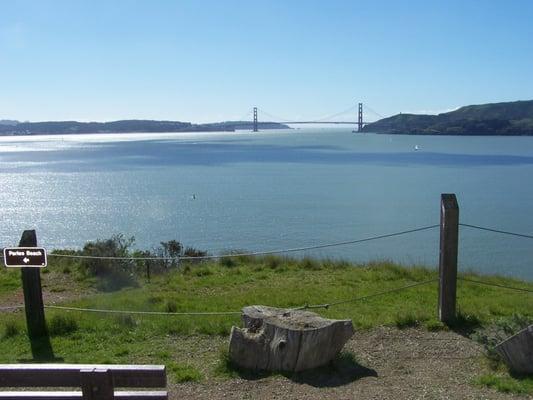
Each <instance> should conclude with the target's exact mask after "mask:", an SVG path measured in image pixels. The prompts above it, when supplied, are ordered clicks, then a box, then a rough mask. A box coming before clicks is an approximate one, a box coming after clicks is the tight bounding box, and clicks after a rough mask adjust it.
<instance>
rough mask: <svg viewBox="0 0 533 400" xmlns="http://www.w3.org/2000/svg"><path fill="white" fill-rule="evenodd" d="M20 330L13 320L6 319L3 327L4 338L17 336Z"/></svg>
mask: <svg viewBox="0 0 533 400" xmlns="http://www.w3.org/2000/svg"><path fill="white" fill-rule="evenodd" d="M19 332H20V329H19V326H18V325H17V323H16V322H14V321H7V322H6V324H5V327H4V335H3V337H4V338H6V339H7V338H10V337H13V336H17V335H18V334H19Z"/></svg>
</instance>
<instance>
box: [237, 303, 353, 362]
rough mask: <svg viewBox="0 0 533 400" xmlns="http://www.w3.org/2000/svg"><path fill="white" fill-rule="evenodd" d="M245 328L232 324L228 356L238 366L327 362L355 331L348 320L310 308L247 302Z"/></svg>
mask: <svg viewBox="0 0 533 400" xmlns="http://www.w3.org/2000/svg"><path fill="white" fill-rule="evenodd" d="M242 319H243V322H244V329H241V328H237V327H235V326H234V327H232V329H231V336H230V345H229V356H230V359H231V361H232V362H234V363H235V364H236V365H238V366H239V367H241V368H246V369H251V370H266V371H294V372H297V371H303V370H306V369H310V368H315V367H319V366H322V365H325V364H327V363H328V362H330V361H331V360H332V359H333V358H334V357H335V356H336V355H337V354H338V353H339V351H340V350H341V349H342V348H343V346H344V344H345V343H346V342H347V341H348V339H350V338H351V337H352V335H353V333H354V329H353V325H352V321H351V320H333V319H326V318H322V317H320V316H319V315H318V314H315V313H313V312H309V311H302V310H291V309H283V308H274V307H267V306H249V307H245V308H243V310H242Z"/></svg>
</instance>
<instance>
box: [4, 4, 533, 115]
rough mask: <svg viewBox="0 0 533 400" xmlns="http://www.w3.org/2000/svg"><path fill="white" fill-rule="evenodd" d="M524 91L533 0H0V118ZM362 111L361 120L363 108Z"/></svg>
mask: <svg viewBox="0 0 533 400" xmlns="http://www.w3.org/2000/svg"><path fill="white" fill-rule="evenodd" d="M519 99H522V100H525V99H533V2H532V1H529V0H522V1H520V0H508V1H489V0H486V1H479V0H470V1H466V0H463V1H442V2H435V1H427V0H420V1H383V0H382V1H356V0H348V1H340V0H339V1H337V0H323V1H310V0H305V1H304V0H295V1H288V0H279V1H278V0H268V1H267V0H263V1H251V2H250V1H223V0H216V1H208V0H190V1H178V0H176V1H170V0H169V1H164V0H146V1H133V0H130V1H120V0H113V1H111V0H86V1H81V0H65V1H61V0H54V1H46V0H35V1H29V0H28V1H17V0H10V1H5V2H2V6H1V14H0V119H4V118H13V119H19V120H31V121H40V120H82V121H87V120H95V121H107V120H115V119H129V118H149V119H172V120H182V121H193V122H205V121H216V120H229V119H235V118H239V117H241V116H243V115H244V114H246V113H247V112H248V111H249V110H250V109H251V107H252V106H254V105H256V106H258V107H260V109H264V110H266V111H268V112H270V113H272V114H275V115H280V116H287V117H290V118H313V117H318V116H323V115H328V114H333V113H335V112H338V111H341V110H343V109H345V108H348V107H349V106H350V105H351V104H354V103H356V102H358V101H362V102H364V103H365V104H368V105H369V106H370V107H372V108H373V109H374V110H376V111H378V112H379V113H380V114H384V115H390V114H395V113H398V112H424V111H425V112H441V111H445V110H449V109H453V108H455V107H457V106H460V105H465V104H478V103H486V102H498V101H511V100H519ZM371 117H372V116H371V115H369V117H368V119H369V120H370V119H371Z"/></svg>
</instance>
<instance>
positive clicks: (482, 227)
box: [459, 223, 533, 239]
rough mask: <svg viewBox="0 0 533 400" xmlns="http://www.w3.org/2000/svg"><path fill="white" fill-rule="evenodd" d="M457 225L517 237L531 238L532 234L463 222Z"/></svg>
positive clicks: (532, 237)
mask: <svg viewBox="0 0 533 400" xmlns="http://www.w3.org/2000/svg"><path fill="white" fill-rule="evenodd" d="M459 226H464V227H467V228H473V229H479V230H482V231H488V232H495V233H501V234H504V235H511V236H518V237H523V238H528V239H533V235H525V234H523V233H516V232H509V231H502V230H500V229H493V228H486V227H484V226H478V225H471V224H463V223H460V224H459Z"/></svg>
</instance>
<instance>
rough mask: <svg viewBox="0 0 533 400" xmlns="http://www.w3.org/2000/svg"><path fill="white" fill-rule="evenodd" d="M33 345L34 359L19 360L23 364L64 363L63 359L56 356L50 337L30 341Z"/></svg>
mask: <svg viewBox="0 0 533 400" xmlns="http://www.w3.org/2000/svg"><path fill="white" fill-rule="evenodd" d="M30 345H31V354H32V356H33V358H31V359H21V360H18V361H19V362H21V363H32V362H62V361H63V358H58V357H56V356H55V354H54V350H53V349H52V344H51V343H50V337H49V336H48V335H47V336H42V337H37V338H31V339H30Z"/></svg>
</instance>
